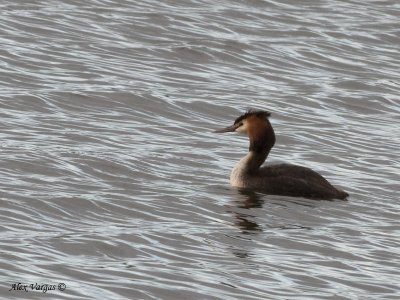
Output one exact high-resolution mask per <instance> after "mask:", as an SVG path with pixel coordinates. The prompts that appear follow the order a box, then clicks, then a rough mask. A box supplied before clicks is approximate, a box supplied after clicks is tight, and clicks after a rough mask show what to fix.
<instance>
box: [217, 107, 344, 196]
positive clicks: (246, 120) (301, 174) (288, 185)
mask: <svg viewBox="0 0 400 300" xmlns="http://www.w3.org/2000/svg"><path fill="white" fill-rule="evenodd" d="M270 115H271V114H270V113H269V112H267V111H261V110H249V111H248V112H246V113H245V114H243V115H241V116H240V117H238V118H237V119H236V120H235V122H234V123H233V125H232V126H229V127H226V128H222V129H218V130H215V131H214V132H218V133H222V132H238V133H243V134H246V135H247V136H248V138H249V141H250V146H249V153H247V155H246V156H245V157H243V158H242V159H241V160H240V161H239V162H238V163H237V164H236V166H235V167H234V168H233V170H232V172H231V177H230V182H231V185H232V186H234V187H238V188H245V189H255V190H260V191H262V192H265V193H267V194H272V195H284V196H292V197H304V198H313V199H314V198H315V199H345V198H346V197H347V196H348V195H349V194H347V193H346V192H344V191H342V190H339V189H336V188H335V187H333V186H332V185H331V184H330V183H329V182H328V181H327V180H326V179H325V178H324V177H322V176H321V175H320V174H318V173H317V172H315V171H313V170H311V169H309V168H306V167H302V166H296V165H290V164H276V165H266V166H263V167H261V165H262V164H263V162H264V161H265V159H266V158H267V156H268V154H269V152H270V151H271V149H272V147H273V146H274V144H275V133H274V130H273V129H272V126H271V123H270V122H269V120H268V117H269V116H270Z"/></svg>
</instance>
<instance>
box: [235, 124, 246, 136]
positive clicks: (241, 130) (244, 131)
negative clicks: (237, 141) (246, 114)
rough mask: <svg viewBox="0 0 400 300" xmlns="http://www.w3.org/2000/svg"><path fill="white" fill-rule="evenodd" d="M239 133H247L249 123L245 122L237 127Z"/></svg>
mask: <svg viewBox="0 0 400 300" xmlns="http://www.w3.org/2000/svg"><path fill="white" fill-rule="evenodd" d="M235 131H236V132H237V133H240V134H246V133H247V124H243V125H242V126H240V127H238V128H236V130H235Z"/></svg>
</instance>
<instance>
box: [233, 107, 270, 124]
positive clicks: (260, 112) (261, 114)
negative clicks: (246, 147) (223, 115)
mask: <svg viewBox="0 0 400 300" xmlns="http://www.w3.org/2000/svg"><path fill="white" fill-rule="evenodd" d="M270 115H271V113H270V112H268V111H265V110H254V109H250V110H248V111H247V112H245V113H244V114H243V115H241V116H240V117H238V118H237V119H236V120H235V123H233V124H237V123H239V122H240V121H243V120H244V119H247V118H248V117H250V116H256V117H258V118H268V117H269V116H270Z"/></svg>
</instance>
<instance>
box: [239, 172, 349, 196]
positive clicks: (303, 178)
mask: <svg viewBox="0 0 400 300" xmlns="http://www.w3.org/2000/svg"><path fill="white" fill-rule="evenodd" d="M240 177H241V180H242V182H241V183H242V184H241V185H242V186H241V187H244V188H252V189H257V190H260V191H263V192H265V193H267V194H273V195H285V196H293V197H305V198H316V199H335V198H336V199H345V198H346V197H347V196H348V194H347V193H346V192H343V191H341V190H338V189H336V188H335V187H334V186H332V185H331V184H330V183H329V182H328V181H327V180H326V179H325V178H324V177H322V176H321V175H320V174H318V173H317V172H315V171H313V170H311V169H309V168H306V167H302V166H297V165H290V164H278V165H267V166H264V167H262V168H260V169H258V170H257V171H256V172H254V173H248V174H241V176H240Z"/></svg>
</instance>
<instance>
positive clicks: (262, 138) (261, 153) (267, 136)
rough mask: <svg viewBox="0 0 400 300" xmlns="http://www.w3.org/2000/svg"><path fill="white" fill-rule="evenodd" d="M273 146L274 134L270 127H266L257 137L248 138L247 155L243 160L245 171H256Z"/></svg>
mask: <svg viewBox="0 0 400 300" xmlns="http://www.w3.org/2000/svg"><path fill="white" fill-rule="evenodd" d="M274 144H275V133H274V130H273V129H272V126H267V127H265V128H264V130H263V131H262V132H261V133H260V134H258V135H257V136H254V137H252V136H250V145H249V153H248V154H247V155H246V156H245V157H244V158H243V160H244V161H243V163H244V166H245V168H246V171H247V172H249V173H252V172H255V171H257V170H258V169H259V168H260V166H261V165H262V164H263V163H264V161H265V160H266V159H267V157H268V154H269V152H270V151H271V149H272V147H273V146H274Z"/></svg>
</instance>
